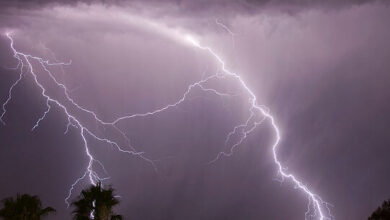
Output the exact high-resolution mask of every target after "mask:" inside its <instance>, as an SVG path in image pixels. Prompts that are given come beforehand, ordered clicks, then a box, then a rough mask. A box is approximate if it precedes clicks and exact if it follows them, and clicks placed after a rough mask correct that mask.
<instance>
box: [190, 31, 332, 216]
mask: <svg viewBox="0 0 390 220" xmlns="http://www.w3.org/2000/svg"><path fill="white" fill-rule="evenodd" d="M185 39H187V41H188V42H189V43H190V44H191V45H192V46H194V47H196V48H198V49H200V50H204V51H206V52H207V53H208V54H209V55H211V56H212V57H213V58H214V59H215V60H216V61H217V62H218V63H219V64H220V66H221V69H222V71H223V72H224V73H225V74H227V75H229V76H231V77H234V78H236V79H237V81H238V82H239V83H240V84H241V86H242V88H243V89H244V90H245V91H246V92H247V93H248V95H249V96H250V99H249V102H250V104H251V108H250V112H251V114H250V116H249V118H248V120H247V121H246V123H245V124H242V125H238V126H236V127H235V128H234V129H233V131H232V132H230V133H229V134H228V137H227V139H226V140H227V141H228V140H229V138H230V136H231V135H232V134H234V133H236V131H237V130H238V129H239V128H244V129H245V130H244V131H243V134H242V137H241V138H240V139H239V141H238V142H236V143H235V144H233V145H232V147H231V148H230V152H229V153H225V152H220V153H219V154H218V155H217V157H216V158H215V159H214V160H212V161H211V162H209V163H214V162H216V161H217V160H218V159H219V158H220V157H221V156H231V155H232V154H233V151H234V149H235V148H236V147H237V146H238V145H240V144H241V143H242V142H243V140H244V139H245V138H246V137H247V135H248V134H249V133H251V132H252V131H253V130H255V129H256V127H257V126H258V125H259V124H261V122H262V121H263V120H264V119H267V120H269V121H270V122H271V126H272V129H273V130H274V133H275V140H274V143H273V144H272V152H273V159H274V162H275V164H276V165H277V168H278V174H279V175H280V176H281V177H282V179H289V180H290V181H292V182H293V183H294V185H295V187H296V188H298V189H300V190H301V191H302V192H303V193H305V194H306V195H307V196H308V198H309V204H308V210H307V212H306V213H305V219H310V218H311V217H315V218H317V219H319V220H333V219H334V217H333V216H332V215H331V213H330V209H329V203H327V202H324V201H323V200H322V199H321V198H320V197H319V196H318V195H317V194H315V193H313V192H312V191H311V190H310V189H309V188H308V187H307V186H306V185H305V184H303V183H302V182H301V181H300V180H298V179H297V177H295V175H294V174H292V173H287V172H286V171H285V170H286V168H285V167H283V165H282V163H281V161H280V160H279V159H278V155H277V149H278V145H279V142H280V140H281V135H280V130H279V128H278V126H277V124H276V122H275V119H274V117H273V116H272V115H271V114H270V111H269V109H267V108H264V107H263V106H261V105H258V103H257V98H256V95H255V94H254V93H253V91H252V90H251V89H250V88H249V87H248V85H247V84H246V82H245V81H244V80H243V78H242V77H241V76H240V75H238V74H236V73H234V72H231V71H229V70H228V69H227V68H226V64H225V62H224V60H223V59H222V58H221V57H220V56H219V55H218V54H217V53H215V52H214V50H212V49H211V48H210V47H207V46H202V45H201V44H200V43H199V41H197V40H196V39H195V38H194V37H192V36H191V35H187V36H185ZM255 111H258V112H260V113H261V114H262V115H263V117H264V118H263V119H261V120H260V121H254V122H252V123H250V121H251V120H252V118H253V117H254V116H255ZM227 141H226V142H227ZM312 207H313V208H312Z"/></svg>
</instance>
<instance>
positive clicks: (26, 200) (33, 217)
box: [0, 194, 56, 220]
mask: <svg viewBox="0 0 390 220" xmlns="http://www.w3.org/2000/svg"><path fill="white" fill-rule="evenodd" d="M2 204H3V208H2V209H0V217H1V218H3V219H4V220H40V219H42V217H45V216H46V215H48V214H49V213H51V212H55V211H56V210H55V209H53V208H52V207H46V208H42V202H41V200H40V199H39V197H38V196H31V195H28V194H23V195H19V194H17V195H16V200H14V198H12V197H8V198H5V199H3V200H2Z"/></svg>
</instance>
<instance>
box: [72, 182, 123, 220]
mask: <svg viewBox="0 0 390 220" xmlns="http://www.w3.org/2000/svg"><path fill="white" fill-rule="evenodd" d="M118 204H119V200H117V199H116V198H115V197H114V189H113V188H111V187H109V188H108V189H104V188H103V187H102V184H101V183H100V182H98V183H97V184H96V185H95V186H94V185H92V186H90V187H89V188H88V189H85V190H83V191H81V194H80V196H79V197H78V198H77V200H76V201H74V202H72V205H73V206H74V207H75V209H74V211H73V214H74V219H75V220H90V219H95V220H109V219H110V220H122V219H123V218H122V216H121V215H116V214H115V213H114V211H113V208H114V206H116V205H118Z"/></svg>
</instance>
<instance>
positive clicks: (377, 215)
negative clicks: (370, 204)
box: [368, 199, 390, 220]
mask: <svg viewBox="0 0 390 220" xmlns="http://www.w3.org/2000/svg"><path fill="white" fill-rule="evenodd" d="M389 219H390V199H389V200H387V201H384V202H383V203H382V206H380V207H378V208H377V209H376V210H375V212H373V213H372V215H371V216H370V217H368V220H389Z"/></svg>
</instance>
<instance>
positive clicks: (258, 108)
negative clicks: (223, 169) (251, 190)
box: [0, 20, 334, 220]
mask: <svg viewBox="0 0 390 220" xmlns="http://www.w3.org/2000/svg"><path fill="white" fill-rule="evenodd" d="M216 22H217V24H218V25H223V24H222V23H219V22H218V21H217V20H216ZM174 35H175V36H176V37H177V36H180V38H181V40H182V41H184V42H187V43H188V44H189V45H190V46H192V47H194V48H196V49H199V50H202V51H205V52H207V53H208V55H210V56H211V57H212V58H213V59H215V61H216V62H217V64H219V65H220V68H221V70H222V73H223V75H222V76H221V74H220V73H215V74H213V75H210V76H208V77H202V79H201V80H199V81H197V82H194V83H192V84H190V85H189V86H188V87H187V90H186V91H185V92H184V93H183V94H182V96H181V97H179V99H178V100H177V101H175V102H173V103H171V104H167V105H166V106H163V107H161V108H158V109H155V110H152V111H148V112H144V113H135V114H131V115H125V116H121V117H118V118H116V119H114V120H112V121H105V120H103V119H101V118H100V117H99V116H98V114H97V113H95V112H93V111H91V110H89V109H87V108H84V107H83V106H81V105H80V104H78V103H77V102H76V101H74V99H73V98H72V97H71V96H70V93H69V90H68V89H67V87H66V86H65V85H64V84H63V83H61V82H59V81H58V80H57V79H56V77H55V75H53V74H52V72H51V71H50V70H49V66H60V67H62V66H64V65H70V63H71V62H69V63H61V62H56V63H51V62H49V61H48V60H44V59H43V58H41V57H36V56H32V55H30V54H25V53H23V52H20V51H18V50H16V49H15V47H14V40H13V38H12V36H11V34H10V33H6V36H7V38H8V39H9V40H10V48H11V50H12V52H13V57H14V58H15V59H16V60H17V61H18V65H17V67H16V69H18V70H19V71H20V72H19V77H18V79H17V80H16V81H15V82H14V83H13V84H12V85H11V87H10V89H9V93H8V98H7V99H6V101H5V102H4V103H3V105H2V109H3V112H2V114H1V116H0V121H1V122H2V123H3V124H4V125H5V122H4V119H3V117H4V115H5V114H6V112H7V108H6V107H7V105H8V104H9V102H10V101H11V99H12V92H13V90H14V88H15V87H16V86H17V85H18V83H19V82H20V81H21V80H22V78H23V76H24V74H30V75H31V76H32V77H33V82H34V84H35V85H36V86H37V87H38V88H39V89H40V91H41V96H42V97H43V98H44V99H45V101H46V110H45V111H44V112H43V114H42V115H41V117H39V118H38V120H37V122H36V123H35V124H34V126H33V127H32V130H35V129H37V128H38V127H39V123H40V122H41V121H42V120H44V119H45V117H46V116H47V114H48V113H49V112H50V110H51V108H52V106H57V107H58V108H60V109H61V110H62V112H63V113H64V114H65V116H66V117H67V125H66V130H65V132H64V133H65V134H66V133H67V132H68V131H69V129H70V127H74V128H75V129H77V130H78V132H79V135H80V138H81V142H82V144H83V149H84V151H85V154H86V156H87V158H88V165H87V167H86V168H85V171H84V173H83V174H82V175H81V176H80V177H79V178H77V179H76V180H75V181H74V182H73V184H72V185H71V186H70V188H69V191H68V195H67V197H66V198H65V203H66V204H67V205H68V206H69V199H70V198H71V196H72V193H73V191H74V189H75V187H76V186H77V185H78V184H80V182H82V181H83V180H84V179H88V180H89V182H90V183H91V184H93V185H96V184H97V182H99V181H104V180H106V179H108V178H109V177H101V176H100V174H98V172H97V171H96V168H95V167H96V166H97V165H98V166H100V167H101V168H102V169H103V170H104V171H105V173H106V175H107V171H106V170H105V167H104V165H103V163H101V162H100V161H99V160H98V159H96V158H95V156H94V155H92V154H91V151H90V146H89V145H88V138H93V139H95V140H97V141H100V142H102V143H106V144H108V145H111V146H113V147H115V149H117V150H118V151H119V152H122V153H127V154H129V155H132V156H137V157H140V158H142V159H143V160H145V161H146V162H148V163H150V164H151V165H152V166H153V168H154V169H155V170H156V171H157V168H156V166H155V164H154V161H155V160H151V159H149V158H147V157H145V156H144V155H143V154H144V152H138V151H137V150H136V149H135V148H134V146H132V145H131V142H130V138H129V137H127V135H126V134H125V132H123V131H122V130H121V129H119V128H118V127H117V124H118V123H119V122H120V121H122V120H130V119H134V118H138V117H149V116H152V115H155V114H158V113H161V112H164V111H167V110H169V109H172V108H175V107H178V106H179V105H180V104H182V103H183V102H185V101H186V100H187V99H188V96H189V94H190V93H191V92H192V91H193V90H194V89H195V88H198V89H200V90H202V91H203V92H207V93H213V94H215V95H217V96H220V97H222V98H223V97H230V96H235V95H237V94H230V93H224V92H220V91H218V90H217V89H214V88H209V87H207V83H208V82H209V81H211V80H219V79H223V78H224V77H233V78H234V79H236V80H237V82H238V83H239V84H240V85H241V87H242V89H243V90H244V91H245V92H246V93H247V95H248V96H249V100H248V101H249V104H250V108H249V111H250V115H249V117H248V118H247V120H246V121H245V122H243V123H242V124H239V125H237V126H235V127H234V128H233V129H232V131H231V132H229V133H228V135H227V137H226V140H225V144H226V145H230V150H229V152H228V153H226V152H220V153H218V154H217V156H216V157H215V159H213V160H212V161H210V162H209V164H212V163H215V162H217V161H218V160H219V159H220V158H222V157H226V156H231V155H233V153H234V150H235V149H236V148H237V147H238V146H239V145H240V144H242V143H243V141H244V140H245V139H246V138H247V136H248V135H249V134H251V133H252V132H253V131H254V130H255V129H256V128H257V127H258V125H260V124H261V123H262V122H263V121H265V120H268V121H270V124H271V127H272V129H273V131H274V133H275V139H274V142H273V144H272V150H273V159H274V162H275V164H276V167H277V171H278V175H279V176H280V177H281V178H282V180H284V179H288V180H290V181H291V182H292V183H293V184H294V185H295V187H296V188H297V189H299V190H300V191H302V193H304V194H305V195H306V196H307V197H308V200H309V202H308V206H307V212H306V213H305V219H307V220H308V219H319V220H333V219H334V217H333V216H332V215H331V212H330V208H329V206H331V204H329V203H327V202H325V201H323V200H322V199H321V198H320V197H319V196H318V195H317V194H315V193H313V192H312V191H311V190H310V189H309V188H308V187H307V186H306V185H305V184H303V183H302V182H301V181H300V180H298V178H296V177H295V175H294V174H292V173H288V172H287V171H285V170H286V168H285V167H283V165H282V163H281V161H280V160H279V158H278V155H277V151H278V146H279V142H280V140H281V135H280V130H279V128H278V126H277V124H276V121H275V119H274V117H273V116H272V115H271V113H270V110H269V109H268V108H267V107H265V106H262V105H259V104H258V103H257V98H256V96H255V94H254V93H253V91H252V90H251V89H250V88H249V87H248V86H247V84H246V82H245V81H244V80H243V78H242V77H241V76H240V75H238V74H236V73H234V72H231V71H229V70H228V69H227V68H226V64H225V62H224V60H223V59H222V58H221V56H219V55H218V54H217V53H215V52H214V50H213V49H212V48H210V47H207V46H203V45H201V44H200V42H199V41H197V40H196V39H195V38H194V37H192V36H191V35H187V34H182V33H177V32H175V33H174ZM33 63H36V64H37V65H39V66H40V67H41V68H42V69H43V72H44V73H46V74H47V75H48V76H49V78H50V79H51V81H52V83H54V85H56V86H57V87H58V88H60V89H62V91H63V94H64V99H65V101H64V100H60V99H57V98H55V97H52V96H50V94H49V93H48V92H47V89H46V88H45V86H44V85H43V84H42V83H41V82H40V81H39V77H38V75H37V73H36V71H35V69H34V65H33ZM25 70H27V71H25ZM73 108H75V109H77V110H78V111H81V112H84V113H87V114H88V115H90V116H92V117H93V119H94V120H95V121H96V122H97V123H98V124H99V125H101V126H111V127H112V128H114V129H115V130H116V131H117V132H119V134H120V135H121V136H122V137H123V138H124V139H125V140H126V141H127V143H128V146H127V147H128V148H130V150H127V149H125V147H124V146H122V145H120V144H119V143H118V142H117V141H115V140H113V139H111V138H109V137H104V136H101V135H98V134H97V133H96V132H93V131H91V130H90V129H88V126H87V125H86V124H84V123H83V122H82V121H81V120H80V118H79V117H78V116H77V114H76V113H74V111H71V109H73ZM234 135H239V139H238V140H236V141H231V137H232V136H234ZM231 142H232V143H231Z"/></svg>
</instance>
